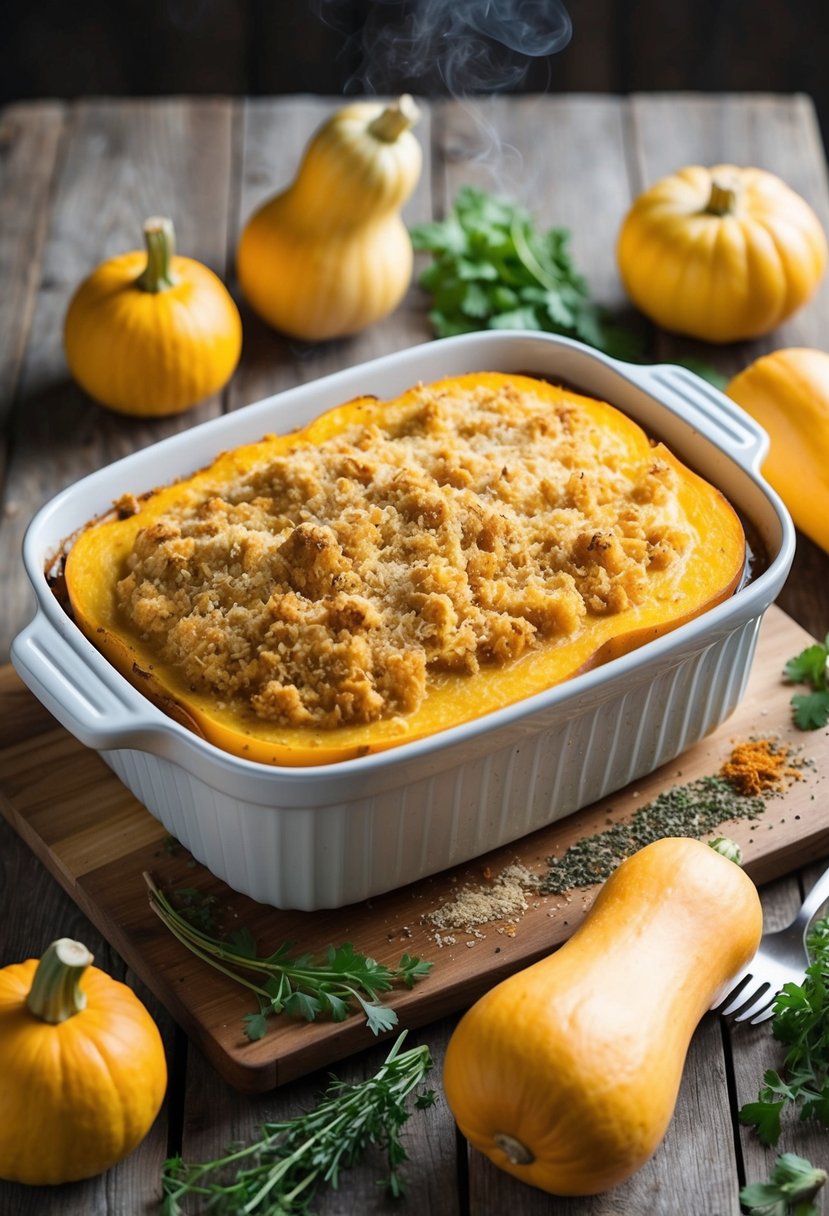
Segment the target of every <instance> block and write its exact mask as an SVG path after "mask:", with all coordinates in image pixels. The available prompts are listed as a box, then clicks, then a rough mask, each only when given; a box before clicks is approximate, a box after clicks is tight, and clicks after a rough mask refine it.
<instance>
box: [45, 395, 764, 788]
mask: <svg viewBox="0 0 829 1216" xmlns="http://www.w3.org/2000/svg"><path fill="white" fill-rule="evenodd" d="M744 565H745V540H744V536H743V530H742V526H741V524H740V520H739V518H738V516H737V514H736V512H735V511H734V510H733V508H732V507H731V506H730V504H729V503H728V502H727V500H726V499H725V498H724V497H723V495H722V494H721V493H720V492H719V490H717V489H715V488H714V487H713V486H712V485H710V484H709V483H708V482H706V481H705V480H703V479H702V478H700V477H699V476H698V475H697V474H695V473H694V472H692V471H691V470H690V469H688V468H687V467H686V466H685V465H683V464H682V463H681V462H680V461H679V460H678V459H677V458H676V457H675V456H674V455H673V453H672V452H671V451H669V450H668V449H667V448H666V447H665V446H664V445H662V444H660V443H656V442H653V441H652V440H651V439H650V438H649V437H648V436H647V435H646V434H645V432H644V431H643V430H642V429H641V428H640V427H639V426H638V425H637V424H636V423H635V422H633V421H632V420H631V419H630V418H628V417H627V416H626V415H625V414H623V413H621V412H620V411H619V410H617V409H615V408H614V407H613V406H611V405H609V404H607V403H605V402H602V401H599V400H597V399H594V398H590V397H585V396H582V395H579V394H576V393H574V392H571V391H569V390H567V389H564V388H560V387H556V386H554V385H552V384H549V383H547V382H546V381H542V380H539V379H533V378H530V377H527V376H520V375H510V374H504V373H472V374H465V375H459V376H454V377H451V378H449V379H444V380H441V381H437V382H435V383H432V384H427V385H422V384H418V385H416V386H415V387H414V388H412V389H410V390H409V391H408V392H406V393H404V394H403V395H402V396H400V397H397V398H395V399H394V400H391V401H378V400H376V399H374V398H360V399H358V400H356V401H351V402H348V403H347V404H345V405H342V406H340V407H338V408H335V409H333V410H330V411H329V412H327V413H325V414H323V415H321V416H320V417H319V418H318V419H317V420H316V421H315V422H313V423H312V424H311V425H310V426H308V427H306V428H305V429H304V430H302V431H298V432H295V433H292V434H289V435H283V436H267V437H265V438H264V439H262V440H261V441H259V442H258V443H254V444H250V445H247V446H245V447H241V448H237V449H234V450H232V451H229V452H226V453H223V454H222V455H221V456H219V457H218V459H217V460H216V461H215V462H214V463H213V464H212V465H210V466H209V467H208V468H205V469H203V470H201V471H200V472H198V473H196V474H195V475H193V476H191V477H189V478H187V479H185V480H182V481H180V482H177V483H175V484H173V485H171V486H167V487H164V488H162V489H158V490H154V491H152V492H150V493H148V494H145V495H142V496H140V497H137V498H136V497H132V496H131V495H125V496H124V497H123V498H122V499H120V500H119V502H118V503H117V504H116V505H115V509H114V511H113V513H112V514H111V515H110V516H108V517H107V518H105V519H103V520H100V521H96V522H94V523H92V524H90V525H89V526H88V527H87V528H85V529H84V530H83V531H82V532H81V533H80V535H79V536H78V537H77V538H76V540H75V542H74V544H73V545H72V547H71V549H70V551H69V554H68V557H67V562H66V582H67V589H68V593H69V600H70V604H71V608H72V612H73V614H74V617H75V620H76V621H77V623H78V624H79V626H80V627H81V629H82V630H83V631H84V633H85V634H86V635H87V637H88V638H89V639H90V640H91V641H92V642H93V643H94V644H95V645H96V646H97V647H98V648H99V649H100V650H102V651H103V653H104V654H105V655H106V656H107V657H108V658H109V659H110V661H111V662H112V663H113V664H114V666H115V667H116V668H117V669H118V670H119V671H120V672H121V673H122V674H123V675H125V676H126V677H127V678H128V679H129V680H130V681H131V682H132V683H133V684H135V685H137V686H138V687H139V688H141V689H142V691H144V692H145V693H146V694H147V695H148V696H149V697H150V698H151V699H153V700H154V701H155V702H156V703H157V704H158V705H160V706H161V707H162V708H163V709H165V711H166V712H168V713H170V714H172V715H173V716H175V717H176V718H177V719H178V720H179V721H182V722H184V723H185V724H186V725H188V726H189V727H190V728H191V729H193V730H194V731H196V732H197V733H199V734H201V735H203V736H204V737H205V738H207V739H209V740H210V741H211V742H213V743H215V744H217V745H218V746H219V747H221V748H224V749H225V750H227V751H229V752H231V753H233V754H235V755H239V756H243V757H246V758H248V759H253V760H257V761H260V762H264V763H271V764H279V765H316V764H326V763H331V762H333V761H338V760H345V759H349V758H353V757H355V756H359V755H365V754H367V753H369V752H375V751H380V750H383V749H385V748H389V747H393V746H396V745H398V744H401V743H405V742H408V741H410V740H413V739H417V738H420V737H422V736H424V735H429V734H433V733H435V732H437V731H439V730H442V729H444V728H446V727H448V726H454V725H457V724H459V723H461V722H465V721H469V720H470V719H472V718H476V717H479V716H481V715H483V714H485V713H487V712H489V711H491V710H493V709H497V708H500V707H503V706H506V705H510V704H513V703H514V702H516V701H518V700H520V699H522V698H524V697H527V696H529V695H531V694H533V693H536V692H540V691H541V690H543V689H545V688H548V687H550V686H552V685H554V684H556V683H559V682H561V681H562V680H565V679H567V678H569V677H571V676H573V675H575V674H576V673H578V672H581V671H584V670H586V669H587V668H589V667H591V666H595V665H597V664H599V663H603V662H606V661H608V660H610V659H613V658H615V657H617V656H619V655H621V654H623V653H626V652H627V651H629V650H632V649H634V648H635V647H638V646H640V645H642V644H643V643H644V642H647V641H649V640H650V639H652V638H654V637H657V636H659V635H661V634H663V633H665V632H667V631H668V630H670V629H673V628H675V627H676V626H677V625H679V624H681V623H683V622H684V621H687V620H689V619H691V618H692V617H694V616H696V615H699V614H700V613H701V612H703V611H705V610H706V609H708V608H710V607H712V606H713V605H714V604H716V603H719V602H721V601H722V600H724V599H725V598H727V597H728V596H729V595H731V594H732V592H733V591H734V589H735V588H736V587H737V586H738V584H739V582H740V578H741V575H742V572H743V569H744Z"/></svg>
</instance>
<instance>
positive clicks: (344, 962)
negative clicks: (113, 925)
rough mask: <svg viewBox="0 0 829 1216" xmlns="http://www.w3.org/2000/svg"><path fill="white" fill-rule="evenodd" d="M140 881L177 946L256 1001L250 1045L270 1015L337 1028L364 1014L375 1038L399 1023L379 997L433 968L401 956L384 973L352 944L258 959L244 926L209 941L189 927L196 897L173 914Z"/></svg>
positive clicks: (282, 950) (198, 928) (189, 894)
mask: <svg viewBox="0 0 829 1216" xmlns="http://www.w3.org/2000/svg"><path fill="white" fill-rule="evenodd" d="M144 878H145V881H146V883H147V886H148V888H149V892H150V904H151V906H152V908H153V910H154V911H155V912H156V914H157V915H158V916H159V917H160V919H161V920H162V921H163V922H164V924H165V925H166V926H167V928H168V929H169V930H170V932H171V933H172V934H173V935H174V936H175V937H177V938H178V940H179V941H180V942H181V943H182V945H184V946H186V947H187V948H188V949H189V950H191V951H192V952H193V953H194V954H196V955H197V956H198V957H199V958H200V959H202V960H203V961H204V962H205V963H208V964H209V965H210V966H212V967H215V968H216V970H217V971H220V972H221V973H222V974H223V975H225V976H227V977H228V978H229V979H232V980H235V981H236V982H237V983H238V984H240V985H242V986H243V987H245V988H247V989H248V990H249V991H250V992H251V993H253V994H254V996H255V997H256V1000H257V1002H258V1005H259V1010H258V1012H256V1013H250V1014H248V1015H247V1016H246V1017H245V1018H244V1020H243V1025H244V1030H245V1034H246V1035H247V1037H248V1038H249V1039H261V1037H262V1035H263V1034H264V1033H265V1022H266V1019H267V1018H268V1017H270V1016H271V1015H273V1014H280V1013H285V1014H287V1015H288V1016H290V1017H296V1018H303V1019H305V1021H308V1022H313V1021H315V1020H316V1018H317V1017H319V1016H320V1015H324V1016H327V1017H330V1018H331V1019H332V1020H333V1021H335V1022H341V1021H342V1020H343V1019H344V1018H345V1017H346V1016H347V1015H348V1014H349V1013H350V1012H351V1011H352V1010H353V1009H354V1007H355V1006H359V1007H360V1008H362V1010H363V1012H364V1013H365V1015H366V1021H367V1023H368V1026H369V1028H370V1029H371V1030H372V1031H373V1032H374V1033H375V1034H379V1033H380V1032H381V1031H384V1030H390V1029H391V1027H392V1026H394V1025H395V1024H396V1023H397V1014H396V1013H395V1012H394V1010H392V1009H388V1008H387V1007H386V1006H384V1005H381V1004H380V1001H379V999H378V998H379V997H380V996H381V994H383V993H385V992H390V991H391V989H392V988H393V987H394V986H395V985H404V986H405V987H407V988H411V987H412V985H413V984H414V983H415V981H416V980H418V979H421V978H422V977H423V976H425V975H428V973H429V972H430V971H431V969H432V964H431V963H429V962H426V961H425V960H423V959H419V958H413V957H412V956H411V955H409V954H404V955H403V956H402V958H401V959H400V963H399V964H398V966H397V967H388V966H386V965H385V964H384V963H380V962H378V961H377V960H376V959H373V958H369V957H368V956H367V955H365V954H360V953H359V952H358V951H357V950H355V949H354V946H353V945H352V944H351V943H350V942H344V943H343V944H342V945H341V946H329V947H328V948H327V950H326V952H325V955H324V957H323V958H322V959H316V958H315V957H314V955H313V954H309V953H304V954H297V955H292V953H291V951H292V949H293V945H292V943H291V942H283V943H282V944H281V945H280V946H278V947H277V948H276V950H274V951H273V953H272V954H270V955H266V956H262V955H260V954H259V953H258V952H257V947H256V941H255V939H254V937H253V935H252V934H251V932H250V931H249V930H248V929H247V928H246V927H243V928H241V929H237V930H236V931H235V932H234V933H232V934H231V935H230V936H229V937H226V938H222V939H220V938H218V937H213V936H211V935H210V934H209V933H208V931H207V928H206V927H205V926H203V925H201V924H199V925H194V924H193V918H192V912H193V908H194V907H196V908H197V909H200V908H201V906H202V905H201V899H200V898H199V899H197V898H196V896H198V895H199V893H198V892H194V891H193V890H192V889H191V888H183V889H182V890H183V891H184V898H182V892H181V891H180V892H178V895H179V900H180V902H181V903H182V904H183V905H184V906H183V907H181V908H177V907H175V906H174V905H173V904H172V903H171V902H170V900H169V899H168V898H167V896H166V895H165V894H164V892H163V891H161V890H159V888H158V887H157V886H156V884H155V883H154V882H153V880H152V878H151V876H150V875H149V874H145V875H144Z"/></svg>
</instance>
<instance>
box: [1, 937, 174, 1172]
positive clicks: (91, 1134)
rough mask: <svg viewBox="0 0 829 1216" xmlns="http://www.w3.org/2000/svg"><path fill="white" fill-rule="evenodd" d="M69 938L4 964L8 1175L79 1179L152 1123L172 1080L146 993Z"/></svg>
mask: <svg viewBox="0 0 829 1216" xmlns="http://www.w3.org/2000/svg"><path fill="white" fill-rule="evenodd" d="M91 962H92V955H91V954H90V952H89V951H88V950H87V948H86V947H85V946H84V945H82V944H81V943H80V942H75V941H71V940H70V939H69V938H61V939H60V940H58V941H56V942H53V943H52V945H51V946H50V947H49V948H48V950H47V951H46V953H45V954H44V955H43V958H42V959H40V961H39V962H38V960H37V959H28V960H27V961H26V962H23V963H14V964H12V965H10V966H8V967H4V968H3V969H2V970H0V1076H2V1078H3V1080H2V1095H0V1178H3V1179H5V1180H6V1181H10V1182H25V1183H29V1184H31V1185H37V1186H40V1185H44V1184H55V1183H61V1182H74V1181H76V1180H77V1179H80V1178H91V1177H93V1176H94V1175H96V1174H100V1173H102V1172H103V1171H104V1170H106V1169H109V1167H110V1166H111V1165H114V1164H115V1163H116V1162H117V1161H120V1160H121V1158H122V1157H125V1156H126V1155H127V1153H129V1152H131V1151H132V1150H133V1149H134V1148H135V1147H136V1146H137V1145H138V1144H139V1143H140V1142H141V1140H143V1138H144V1136H145V1135H146V1134H147V1132H148V1131H149V1129H150V1127H151V1126H152V1123H153V1120H154V1119H155V1117H156V1115H157V1114H158V1111H159V1108H160V1107H161V1103H162V1100H163V1098H164V1092H165V1089H166V1086H167V1064H166V1060H165V1057H164V1047H163V1044H162V1042H161V1036H160V1034H159V1033H158V1028H157V1027H156V1024H155V1022H154V1021H153V1019H152V1018H151V1017H150V1015H149V1013H148V1012H147V1010H146V1009H145V1007H144V1006H143V1005H142V1004H141V1002H140V1001H139V999H138V997H137V996H136V995H135V993H134V992H133V991H132V989H131V988H128V987H127V986H126V984H121V983H119V982H118V981H117V980H114V979H112V978H111V977H110V976H108V975H107V974H106V973H105V972H104V971H100V970H99V969H98V968H97V967H92V966H90V964H91Z"/></svg>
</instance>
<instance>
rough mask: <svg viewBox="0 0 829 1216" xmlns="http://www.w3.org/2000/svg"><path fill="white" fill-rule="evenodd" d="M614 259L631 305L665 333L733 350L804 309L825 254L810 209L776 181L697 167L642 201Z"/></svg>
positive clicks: (731, 168) (731, 169)
mask: <svg viewBox="0 0 829 1216" xmlns="http://www.w3.org/2000/svg"><path fill="white" fill-rule="evenodd" d="M616 255H617V260H618V264H619V271H620V274H621V276H622V282H623V283H624V286H625V289H626V290H627V292H628V294H629V295H630V298H631V299H632V300H633V302H634V304H635V305H636V307H637V308H639V309H640V310H641V311H642V312H643V313H645V315H646V316H648V317H649V318H650V319H651V320H652V321H654V322H655V323H656V324H657V325H660V326H661V327H662V328H663V329H667V330H671V331H673V332H675V333H679V334H687V335H689V336H690V337H693V338H702V339H704V340H705V341H708V342H735V341H738V340H741V339H745V338H756V337H757V336H758V335H760V334H765V333H768V331H769V330H772V329H774V328H775V327H776V326H777V325H779V324H780V323H781V322H782V321H785V319H786V318H787V317H788V316H790V315H791V314H792V313H793V312H794V311H795V310H796V309H798V308H800V306H801V305H802V304H805V302H806V301H807V300H808V299H809V297H810V296H811V295H812V293H813V292H814V290H815V288H816V287H817V285H818V283H819V282H820V279H821V276H822V275H823V272H824V269H825V266H826V256H827V245H826V237H825V235H824V232H823V229H822V227H821V225H820V223H819V222H818V219H817V217H816V216H815V213H814V212H813V211H812V209H811V207H810V206H809V205H808V204H807V203H806V202H805V201H804V200H803V199H802V198H801V197H800V195H798V194H795V192H794V191H793V190H791V189H790V188H789V187H788V186H787V185H786V184H785V183H784V182H783V181H781V180H780V178H779V177H775V176H774V174H772V173H767V172H766V171H765V170H763V169H741V168H738V167H737V166H735V165H715V166H714V167H713V168H711V169H706V168H702V167H701V166H699V165H691V166H689V167H688V168H685V169H681V170H680V171H679V172H678V173H674V174H672V175H671V176H669V177H664V178H663V179H662V180H661V181H658V182H657V183H656V184H655V185H654V186H651V188H650V189H649V190H646V191H645V192H644V194H641V195H640V196H639V197H638V198H637V199H636V201H635V202H634V204H633V206H632V207H631V209H630V211H629V212H628V213H627V215H626V217H625V219H624V222H623V224H622V228H621V232H620V235H619V240H618V244H617V249H616Z"/></svg>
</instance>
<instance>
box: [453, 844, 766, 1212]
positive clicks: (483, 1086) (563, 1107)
mask: <svg viewBox="0 0 829 1216" xmlns="http://www.w3.org/2000/svg"><path fill="white" fill-rule="evenodd" d="M761 933H762V910H761V907H760V901H759V898H758V895H757V891H756V889H755V887H754V884H753V883H752V882H751V880H750V879H749V878H748V877H747V875H746V874H745V873H744V872H743V871H742V870H741V869H740V868H739V866H737V865H735V864H734V863H733V862H732V861H729V860H728V859H727V858H725V857H722V856H721V855H720V854H719V853H717V852H715V851H714V850H713V849H711V848H709V847H708V845H706V844H703V843H702V842H701V841H698V840H689V839H678V838H671V839H665V840H659V841H657V842H656V843H654V844H650V845H647V846H646V847H645V848H643V849H641V850H639V852H637V853H635V854H634V855H633V856H632V857H630V858H628V859H627V860H626V861H624V862H623V863H622V864H621V865H620V866H619V868H618V870H616V871H615V873H614V874H612V875H611V877H610V878H609V879H608V880H607V881H606V883H605V884H604V887H603V888H602V890H601V891H600V892H599V894H598V896H597V898H596V900H595V903H594V904H593V907H592V908H591V910H590V912H589V913H588V915H587V917H586V919H585V920H584V921H583V923H582V925H581V927H580V928H579V929H578V930H577V931H576V933H575V934H574V935H573V937H572V938H571V939H570V940H569V941H568V942H567V943H566V944H565V945H564V946H562V947H561V949H560V950H558V951H557V952H556V953H555V954H553V955H552V956H551V957H549V958H546V959H543V960H542V961H541V962H539V963H536V964H535V965H534V966H532V967H529V968H527V969H526V970H524V971H521V972H519V973H518V974H517V975H514V976H511V977H510V978H509V979H507V980H504V981H503V983H501V984H499V985H498V986H497V987H495V988H493V989H492V990H491V991H490V992H488V993H487V994H486V995H485V996H484V997H483V998H482V999H481V1000H480V1001H478V1002H477V1004H475V1005H473V1006H472V1008H471V1009H470V1010H469V1011H468V1012H467V1013H466V1014H465V1015H464V1017H463V1018H462V1019H461V1021H460V1023H459V1024H458V1026H457V1028H456V1030H455V1032H454V1034H453V1035H452V1038H451V1039H450V1042H449V1046H448V1048H447V1052H446V1060H445V1066H444V1073H443V1084H444V1089H445V1092H446V1098H447V1100H448V1102H449V1105H450V1107H451V1109H452V1111H453V1113H454V1115H455V1118H456V1120H457V1123H458V1126H459V1127H460V1129H461V1131H462V1132H463V1134H464V1135H465V1136H466V1137H467V1138H468V1139H469V1141H470V1142H471V1143H472V1144H473V1145H474V1146H475V1148H477V1149H479V1150H480V1151H481V1152H483V1153H485V1154H486V1155H487V1157H489V1159H490V1160H491V1161H492V1162H493V1163H494V1164H495V1165H496V1166H498V1167H499V1168H500V1169H503V1170H505V1171H506V1172H507V1173H509V1174H512V1175H513V1176H514V1177H515V1178H519V1179H521V1180H522V1181H524V1182H527V1183H528V1184H530V1185H531V1186H536V1187H539V1188H540V1189H541V1190H544V1191H549V1192H551V1193H552V1194H555V1195H592V1194H598V1193H599V1192H602V1191H606V1190H608V1189H610V1188H611V1187H613V1186H616V1184H617V1183H619V1182H621V1181H622V1180H623V1179H625V1178H627V1177H628V1176H629V1175H630V1174H632V1173H634V1171H636V1170H638V1169H639V1168H640V1167H641V1166H642V1165H643V1164H644V1163H645V1162H646V1161H647V1160H648V1158H649V1157H650V1156H651V1154H652V1153H653V1152H654V1151H655V1150H656V1148H657V1147H658V1145H659V1144H660V1142H661V1141H662V1138H663V1136H664V1135H665V1132H666V1130H667V1128H668V1124H669V1122H670V1119H671V1116H672V1114H673V1110H674V1106H675V1103H676V1098H677V1092H678V1089H679V1083H680V1079H681V1076H682V1070H683V1066H684V1062H685V1056H686V1052H687V1049H688V1044H689V1041H690V1039H691V1036H692V1034H693V1032H694V1029H695V1027H696V1026H697V1023H698V1022H699V1020H700V1018H701V1017H702V1015H703V1014H704V1013H705V1011H706V1010H707V1009H709V1008H710V1007H711V1005H712V1003H713V1001H714V1000H715V999H716V997H717V995H718V993H719V992H720V990H721V989H722V988H723V986H724V985H725V984H726V983H727V982H728V981H729V980H730V979H731V978H732V977H733V976H735V975H736V974H737V973H738V972H739V971H740V969H741V968H742V967H743V966H745V964H746V963H747V962H748V961H749V959H750V958H751V957H752V956H753V954H754V952H755V950H756V948H757V944H758V942H759V939H760V935H761Z"/></svg>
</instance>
